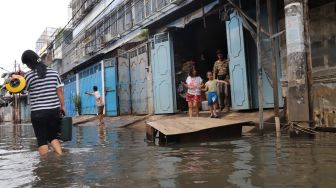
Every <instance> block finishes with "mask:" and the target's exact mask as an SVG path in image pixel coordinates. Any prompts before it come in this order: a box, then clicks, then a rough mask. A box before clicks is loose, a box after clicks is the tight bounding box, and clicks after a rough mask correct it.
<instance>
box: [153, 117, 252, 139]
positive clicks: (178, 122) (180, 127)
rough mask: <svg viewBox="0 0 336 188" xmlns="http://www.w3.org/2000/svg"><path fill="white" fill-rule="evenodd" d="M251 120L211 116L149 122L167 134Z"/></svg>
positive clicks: (247, 122) (190, 131) (238, 123)
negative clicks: (213, 117) (212, 117)
mask: <svg viewBox="0 0 336 188" xmlns="http://www.w3.org/2000/svg"><path fill="white" fill-rule="evenodd" d="M249 123H251V122H250V121H239V120H225V119H209V118H200V117H199V118H189V117H182V118H175V119H164V120H158V121H154V122H148V123H147V124H148V125H149V126H151V127H153V128H154V129H156V130H158V131H159V132H161V133H163V134H165V135H178V134H185V133H192V132H197V131H201V130H206V129H212V128H217V127H223V126H231V125H242V124H249Z"/></svg>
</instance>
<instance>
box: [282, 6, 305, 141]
mask: <svg viewBox="0 0 336 188" xmlns="http://www.w3.org/2000/svg"><path fill="white" fill-rule="evenodd" d="M285 19H286V43H287V79H288V94H287V101H288V102H287V107H288V121H289V123H298V124H300V126H302V127H305V128H308V127H309V126H310V122H311V117H310V111H309V108H310V105H309V85H308V80H307V61H306V46H305V33H304V19H305V17H304V12H303V0H285ZM291 136H298V135H297V134H295V132H294V131H291Z"/></svg>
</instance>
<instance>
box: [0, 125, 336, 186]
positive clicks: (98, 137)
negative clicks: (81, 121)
mask: <svg viewBox="0 0 336 188" xmlns="http://www.w3.org/2000/svg"><path fill="white" fill-rule="evenodd" d="M144 137H145V132H144V130H142V129H135V128H116V127H115V126H110V125H106V127H105V126H103V127H97V126H78V127H73V140H72V141H71V142H67V143H64V144H63V146H64V148H65V155H64V156H61V157H59V156H56V155H54V154H53V153H50V155H48V157H46V158H40V157H39V156H38V154H37V152H36V149H37V148H36V139H35V138H34V133H33V130H32V127H31V125H15V126H13V125H0V187H26V186H27V187H30V186H33V187H46V186H47V187H85V186H87V187H100V186H101V187H146V188H151V187H153V188H156V187H186V188H188V187H192V188H197V187H334V185H335V183H336V180H335V178H334V172H335V170H334V166H335V165H336V158H335V155H336V142H335V141H336V137H335V135H330V134H321V135H319V136H318V137H317V138H316V139H314V140H312V139H309V140H305V139H300V140H291V139H289V138H288V137H285V136H284V137H282V138H281V139H276V138H275V137H274V135H266V136H263V137H259V136H256V137H253V136H245V137H242V138H240V139H235V140H222V141H216V142H203V143H194V144H183V145H171V146H167V147H159V146H153V145H149V144H147V143H146V142H144Z"/></svg>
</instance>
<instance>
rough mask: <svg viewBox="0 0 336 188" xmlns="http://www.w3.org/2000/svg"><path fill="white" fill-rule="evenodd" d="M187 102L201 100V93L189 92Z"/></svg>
mask: <svg viewBox="0 0 336 188" xmlns="http://www.w3.org/2000/svg"><path fill="white" fill-rule="evenodd" d="M186 101H187V102H201V95H190V94H189V93H187V95H186Z"/></svg>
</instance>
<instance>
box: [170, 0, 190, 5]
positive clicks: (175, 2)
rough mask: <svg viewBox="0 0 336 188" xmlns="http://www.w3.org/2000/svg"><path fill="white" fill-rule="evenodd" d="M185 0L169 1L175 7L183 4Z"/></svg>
mask: <svg viewBox="0 0 336 188" xmlns="http://www.w3.org/2000/svg"><path fill="white" fill-rule="evenodd" d="M185 1H186V0H171V1H170V2H171V3H172V4H175V5H181V4H182V3H184V2H185Z"/></svg>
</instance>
